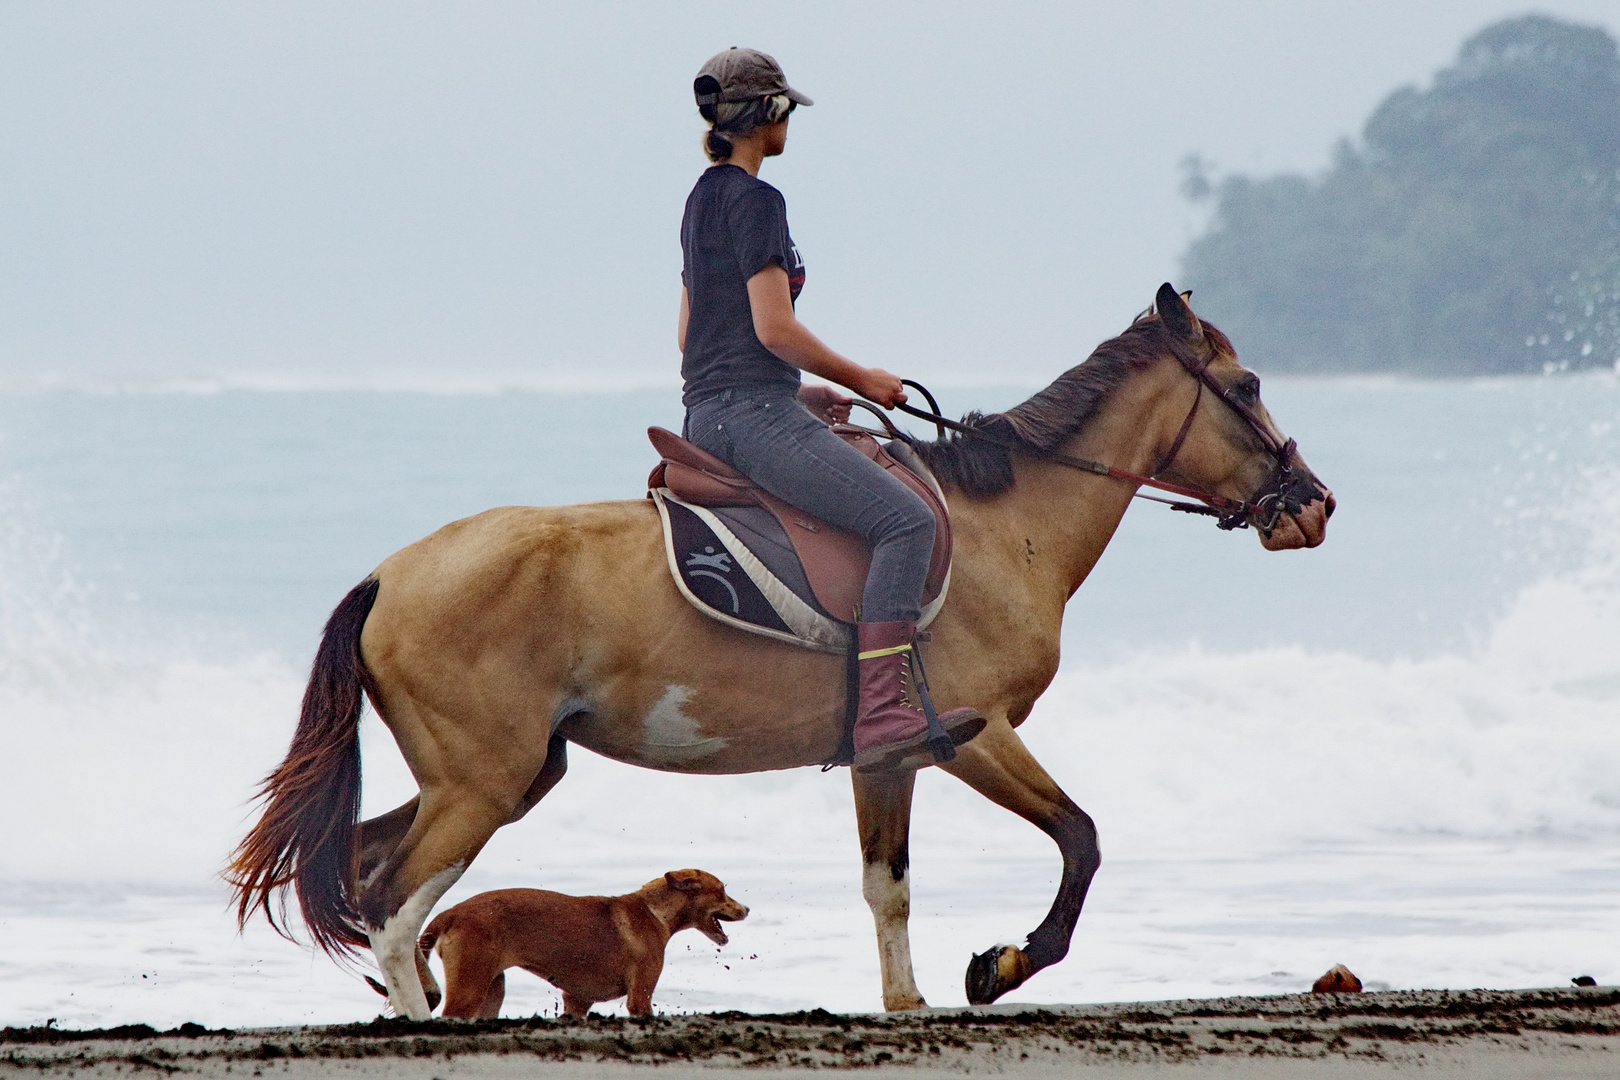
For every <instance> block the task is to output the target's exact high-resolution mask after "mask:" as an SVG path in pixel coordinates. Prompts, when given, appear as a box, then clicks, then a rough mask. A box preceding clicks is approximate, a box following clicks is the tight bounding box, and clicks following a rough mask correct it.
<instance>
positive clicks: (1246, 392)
mask: <svg viewBox="0 0 1620 1080" xmlns="http://www.w3.org/2000/svg"><path fill="white" fill-rule="evenodd" d="M1232 392H1233V393H1234V394H1236V395H1237V396H1238V398H1239V399H1240V400H1242V401H1244V402H1247V403H1248V404H1250V405H1253V404H1254V403H1255V402H1257V401H1259V400H1260V376H1258V375H1255V374H1253V373H1250V374H1247V375H1245V376H1243V378H1241V379H1239V380H1238V381H1237V382H1236V383H1235V384H1233V386H1232Z"/></svg>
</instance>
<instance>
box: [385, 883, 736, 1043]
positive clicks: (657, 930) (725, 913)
mask: <svg viewBox="0 0 1620 1080" xmlns="http://www.w3.org/2000/svg"><path fill="white" fill-rule="evenodd" d="M747 914H748V909H747V908H746V907H744V906H743V905H741V904H739V903H737V901H735V900H733V899H732V898H731V897H729V896H727V895H726V887H725V885H723V884H722V883H721V882H720V879H719V878H717V877H715V876H714V875H713V874H706V873H704V872H703V871H702V870H671V871H670V872H669V873H667V874H665V875H664V876H663V877H661V878H657V879H656V880H653V881H649V882H647V884H645V885H643V886H642V887H641V888H639V889H637V890H636V891H635V892H633V893H630V894H628V895H626V896H564V895H563V894H562V893H554V892H546V891H545V890H543V889H497V890H495V891H494V892H486V893H479V894H478V895H477V896H474V897H473V898H472V899H470V900H464V901H463V902H461V903H459V904H457V905H456V906H455V907H453V908H450V909H449V910H448V911H444V912H441V913H440V914H439V915H438V916H437V917H436V918H435V919H434V920H433V921H432V922H430V923H428V925H427V929H426V930H424V931H423V932H422V937H421V939H420V940H419V941H418V942H417V947H418V949H419V950H420V951H419V954H418V958H417V960H418V962H417V970H418V971H419V972H422V973H424V974H425V975H426V978H424V979H423V981H422V985H423V987H424V988H425V989H426V990H427V993H428V1001H429V1002H430V1007H431V1003H432V1002H433V1001H434V999H435V998H437V997H438V996H439V995H438V986H437V985H436V984H434V982H433V981H432V980H433V976H432V973H431V972H429V971H428V970H427V964H426V963H425V962H424V960H425V958H426V957H427V956H428V955H429V954H430V953H432V952H433V950H434V948H435V947H437V948H438V950H439V959H441V960H443V961H444V981H445V997H444V1015H445V1016H461V1017H474V1016H476V1017H493V1016H499V1015H500V1011H501V1002H502V1001H503V1000H505V998H506V974H505V972H506V969H507V968H510V967H520V968H522V969H523V970H525V971H528V972H530V973H532V974H535V975H538V976H540V977H541V978H542V979H544V980H546V981H547V982H548V983H550V984H551V985H553V986H555V987H556V988H557V989H559V990H561V991H562V995H563V1013H564V1014H565V1015H569V1016H584V1015H585V1014H586V1013H588V1012H589V1011H590V1008H591V1006H592V1005H594V1004H596V1003H597V1002H599V1001H612V1000H614V999H615V998H621V997H625V996H626V995H628V996H629V1001H627V1002H626V1003H625V1004H626V1007H627V1008H628V1009H629V1010H630V1015H631V1016H649V1015H651V1014H652V992H653V987H654V986H656V985H657V983H658V976H659V975H660V974H662V973H663V970H664V946H666V945H668V944H669V939H670V938H671V937H673V936H674V935H675V934H677V933H679V932H680V931H682V930H686V929H697V930H701V931H702V932H703V933H704V935H705V936H706V937H708V938H709V940H710V941H713V942H714V943H715V944H717V945H724V944H725V943H726V940H727V938H726V932H725V931H724V930H722V929H721V928H720V923H721V922H736V921H737V920H738V919H741V918H743V917H744V916H746V915H747ZM372 985H373V986H376V985H377V984H376V983H372Z"/></svg>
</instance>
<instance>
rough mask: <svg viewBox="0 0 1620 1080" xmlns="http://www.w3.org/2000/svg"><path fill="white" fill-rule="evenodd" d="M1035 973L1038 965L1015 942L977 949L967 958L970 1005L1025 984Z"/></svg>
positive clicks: (987, 1000) (988, 1002) (986, 1001)
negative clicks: (981, 950)
mask: <svg viewBox="0 0 1620 1080" xmlns="http://www.w3.org/2000/svg"><path fill="white" fill-rule="evenodd" d="M1033 974H1035V965H1034V964H1032V963H1030V960H1029V957H1028V956H1026V955H1024V951H1023V950H1022V949H1020V948H1018V947H1017V946H1016V945H997V946H996V947H995V948H993V949H986V950H985V951H984V952H982V953H974V954H973V959H972V960H969V961H968V969H967V979H966V983H967V999H968V1004H969V1005H988V1004H990V1003H991V1002H992V1001H994V1000H996V998H998V997H1000V996H1001V995H1002V994H1005V993H1006V992H1007V991H1009V990H1013V989H1016V988H1017V987H1020V986H1022V985H1024V982H1025V981H1026V980H1027V979H1028V978H1029V977H1030V976H1031V975H1033Z"/></svg>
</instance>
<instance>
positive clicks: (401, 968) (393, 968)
mask: <svg viewBox="0 0 1620 1080" xmlns="http://www.w3.org/2000/svg"><path fill="white" fill-rule="evenodd" d="M466 869H467V864H466V863H465V862H458V863H455V864H454V865H452V866H447V867H445V868H444V869H443V870H440V871H439V872H438V873H437V874H434V875H433V876H432V877H430V878H428V879H427V881H426V882H424V883H423V885H422V887H421V888H419V889H417V890H416V891H415V892H414V893H412V894H411V895H410V897H409V898H408V899H407V900H406V901H405V902H404V903H403V904H401V905H400V906H399V910H398V911H396V912H394V913H393V914H392V915H390V916H389V917H388V918H387V919H386V920H385V921H384V922H383V924H382V929H381V930H372V931H370V932H369V936H370V938H371V954H372V955H373V956H374V957H376V959H377V967H378V969H379V970H381V971H382V977H383V984H384V985H385V986H387V987H388V1004H390V1005H392V1006H393V1007H394V1015H395V1016H402V1017H404V1018H405V1019H407V1020H426V1019H428V1018H429V1017H430V1016H432V1010H430V1009H429V1008H428V1003H427V993H426V992H425V991H424V990H423V989H422V980H421V979H419V978H418V977H417V974H416V939H417V936H418V935H420V934H421V932H422V924H423V923H425V922H427V917H428V914H429V913H430V912H432V911H433V905H434V904H437V903H438V902H439V898H440V897H442V896H443V895H444V894H445V893H447V892H449V891H450V886H452V885H454V884H455V883H456V881H457V880H458V879H460V877H461V875H462V873H463V872H464V871H465V870H466Z"/></svg>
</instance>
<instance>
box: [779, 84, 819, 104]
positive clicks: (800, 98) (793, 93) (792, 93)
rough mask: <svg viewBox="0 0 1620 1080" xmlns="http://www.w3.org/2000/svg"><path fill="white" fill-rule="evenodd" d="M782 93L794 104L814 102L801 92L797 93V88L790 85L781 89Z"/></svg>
mask: <svg viewBox="0 0 1620 1080" xmlns="http://www.w3.org/2000/svg"><path fill="white" fill-rule="evenodd" d="M782 93H784V94H786V95H787V99H788V100H789V101H791V102H793V104H795V105H814V104H815V102H813V101H811V100H810V99H809V98H807V97H805V96H804V95H803V94H801V93H799V92H798V91H797V90H795V89H793V87H791V86H790V87H788V88H787V89H786V90H784V91H782Z"/></svg>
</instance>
